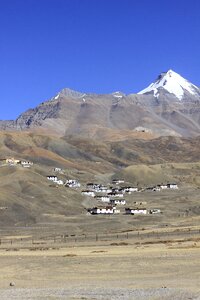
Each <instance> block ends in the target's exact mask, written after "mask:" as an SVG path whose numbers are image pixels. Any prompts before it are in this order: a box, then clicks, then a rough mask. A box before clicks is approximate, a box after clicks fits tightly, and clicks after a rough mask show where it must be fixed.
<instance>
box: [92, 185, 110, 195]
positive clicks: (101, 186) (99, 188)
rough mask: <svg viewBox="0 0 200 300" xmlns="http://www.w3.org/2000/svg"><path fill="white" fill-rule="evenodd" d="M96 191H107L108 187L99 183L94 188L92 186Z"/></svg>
mask: <svg viewBox="0 0 200 300" xmlns="http://www.w3.org/2000/svg"><path fill="white" fill-rule="evenodd" d="M94 190H95V192H96V193H107V190H108V188H107V187H106V186H104V185H100V186H98V187H96V188H94Z"/></svg>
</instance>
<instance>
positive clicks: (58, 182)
mask: <svg viewBox="0 0 200 300" xmlns="http://www.w3.org/2000/svg"><path fill="white" fill-rule="evenodd" d="M55 183H57V184H59V185H63V184H64V182H63V180H61V179H58V180H57V181H55Z"/></svg>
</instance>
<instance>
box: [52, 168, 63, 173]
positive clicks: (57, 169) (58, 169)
mask: <svg viewBox="0 0 200 300" xmlns="http://www.w3.org/2000/svg"><path fill="white" fill-rule="evenodd" d="M53 170H54V172H58V173H60V172H62V169H61V168H54V169H53Z"/></svg>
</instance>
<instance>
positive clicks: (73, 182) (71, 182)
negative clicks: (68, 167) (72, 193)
mask: <svg viewBox="0 0 200 300" xmlns="http://www.w3.org/2000/svg"><path fill="white" fill-rule="evenodd" d="M65 186H68V187H70V188H79V187H80V186H81V184H80V183H79V182H78V180H75V179H68V180H66V182H65Z"/></svg>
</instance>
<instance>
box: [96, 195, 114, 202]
mask: <svg viewBox="0 0 200 300" xmlns="http://www.w3.org/2000/svg"><path fill="white" fill-rule="evenodd" d="M95 199H96V200H97V201H102V202H106V203H109V202H110V197H109V196H106V195H105V196H95Z"/></svg>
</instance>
